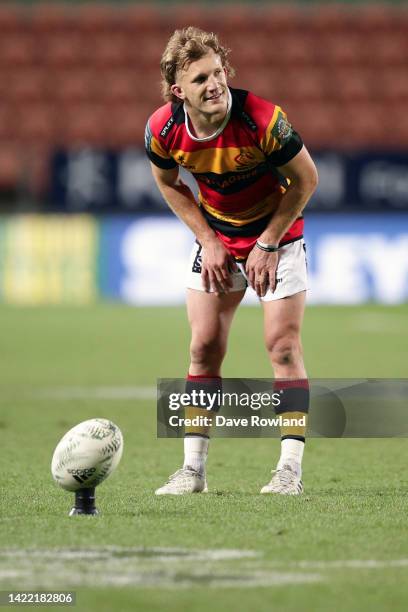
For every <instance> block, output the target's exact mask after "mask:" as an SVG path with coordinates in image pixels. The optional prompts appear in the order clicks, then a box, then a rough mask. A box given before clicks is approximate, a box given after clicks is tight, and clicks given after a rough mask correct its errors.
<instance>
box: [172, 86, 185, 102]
mask: <svg viewBox="0 0 408 612" xmlns="http://www.w3.org/2000/svg"><path fill="white" fill-rule="evenodd" d="M170 90H171V93H172V94H173V96H176V98H180V100H184V98H185V97H186V96H185V93H184V91H183V89H182V88H181V87H180V85H177V83H174V85H172V86H171V87H170Z"/></svg>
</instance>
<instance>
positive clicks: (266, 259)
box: [245, 245, 279, 297]
mask: <svg viewBox="0 0 408 612" xmlns="http://www.w3.org/2000/svg"><path fill="white" fill-rule="evenodd" d="M278 263H279V253H278V251H276V252H273V253H267V252H266V251H262V250H261V249H259V248H258V247H257V246H256V245H255V246H254V248H253V249H252V251H251V252H250V254H249V256H248V259H247V261H246V264H245V272H246V275H247V278H248V282H249V284H250V285H251V287H252V289H254V290H255V291H256V294H257V296H258V297H263V296H264V295H265V293H266V292H267V291H268V288H269V289H270V290H271V291H272V292H273V291H275V289H276V270H277V268H278Z"/></svg>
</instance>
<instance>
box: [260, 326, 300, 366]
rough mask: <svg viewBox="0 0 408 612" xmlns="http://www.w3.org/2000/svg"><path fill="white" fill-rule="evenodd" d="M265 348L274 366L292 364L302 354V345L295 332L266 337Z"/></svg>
mask: <svg viewBox="0 0 408 612" xmlns="http://www.w3.org/2000/svg"><path fill="white" fill-rule="evenodd" d="M266 349H267V351H268V353H269V357H270V359H271V362H272V364H273V365H275V366H285V365H286V366H290V365H294V364H296V363H297V361H298V360H299V359H300V358H301V356H302V345H301V342H300V338H299V335H298V334H297V333H295V334H293V333H292V334H285V335H281V336H275V337H273V336H271V337H269V338H267V339H266Z"/></svg>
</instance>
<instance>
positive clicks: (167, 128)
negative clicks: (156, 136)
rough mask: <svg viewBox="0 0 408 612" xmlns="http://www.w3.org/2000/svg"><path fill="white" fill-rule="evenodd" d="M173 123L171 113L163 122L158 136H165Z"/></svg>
mask: <svg viewBox="0 0 408 612" xmlns="http://www.w3.org/2000/svg"><path fill="white" fill-rule="evenodd" d="M173 124H174V117H173V115H172V116H171V117H170V119H169V120H168V121H167V122H166V123H165V124H164V126H163V128H162V131H161V132H160V136H161V137H162V138H166V136H167V134H168V133H169V131H170V130H171V128H172V126H173Z"/></svg>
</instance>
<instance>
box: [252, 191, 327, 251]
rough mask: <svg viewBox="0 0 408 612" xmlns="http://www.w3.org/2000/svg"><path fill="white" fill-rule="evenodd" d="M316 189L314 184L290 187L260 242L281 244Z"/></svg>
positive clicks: (260, 237)
mask: <svg viewBox="0 0 408 612" xmlns="http://www.w3.org/2000/svg"><path fill="white" fill-rule="evenodd" d="M315 189H316V184H315V183H313V182H310V183H305V184H301V185H292V186H291V187H289V189H288V190H287V192H286V193H285V195H284V196H283V197H282V200H281V201H280V204H279V206H278V208H277V210H276V211H275V213H274V215H273V217H272V219H271V220H270V222H269V224H268V225H267V227H266V228H265V230H264V231H263V232H262V234H261V235H260V236H259V240H260V241H261V242H266V243H267V244H276V245H277V244H279V242H280V241H281V240H282V238H283V236H284V235H285V234H286V232H287V231H288V229H289V228H290V226H291V225H292V223H293V222H294V221H295V220H296V219H297V218H298V217H299V215H300V214H301V213H302V211H303V209H304V208H305V206H306V204H307V203H308V201H309V199H310V197H311V196H312V194H313V192H314V190H315Z"/></svg>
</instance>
